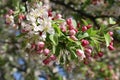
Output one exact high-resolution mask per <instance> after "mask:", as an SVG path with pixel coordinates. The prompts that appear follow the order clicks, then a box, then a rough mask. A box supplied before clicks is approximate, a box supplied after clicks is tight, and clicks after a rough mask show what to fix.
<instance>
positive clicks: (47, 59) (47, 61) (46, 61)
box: [43, 58, 51, 65]
mask: <svg viewBox="0 0 120 80" xmlns="http://www.w3.org/2000/svg"><path fill="white" fill-rule="evenodd" d="M50 62H51V59H50V58H46V59H44V60H43V63H44V64H45V65H47V64H49V63H50Z"/></svg>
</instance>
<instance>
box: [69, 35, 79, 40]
mask: <svg viewBox="0 0 120 80" xmlns="http://www.w3.org/2000/svg"><path fill="white" fill-rule="evenodd" d="M70 38H71V39H72V40H74V41H77V40H78V39H77V38H76V37H75V36H74V35H72V36H70Z"/></svg>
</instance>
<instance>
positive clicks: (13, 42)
mask: <svg viewBox="0 0 120 80" xmlns="http://www.w3.org/2000/svg"><path fill="white" fill-rule="evenodd" d="M0 43H7V44H16V43H20V42H15V41H5V40H0Z"/></svg>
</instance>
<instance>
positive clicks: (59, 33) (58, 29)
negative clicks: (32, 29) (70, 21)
mask: <svg viewBox="0 0 120 80" xmlns="http://www.w3.org/2000/svg"><path fill="white" fill-rule="evenodd" d="M52 26H53V27H54V29H55V32H56V33H57V34H58V36H61V35H62V32H61V30H60V28H59V27H58V25H57V24H53V25H52Z"/></svg>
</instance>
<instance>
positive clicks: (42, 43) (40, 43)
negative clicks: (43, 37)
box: [37, 41, 45, 50]
mask: <svg viewBox="0 0 120 80" xmlns="http://www.w3.org/2000/svg"><path fill="white" fill-rule="evenodd" d="M44 46H45V43H44V42H42V41H40V42H38V43H37V50H40V49H43V48H44Z"/></svg>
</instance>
